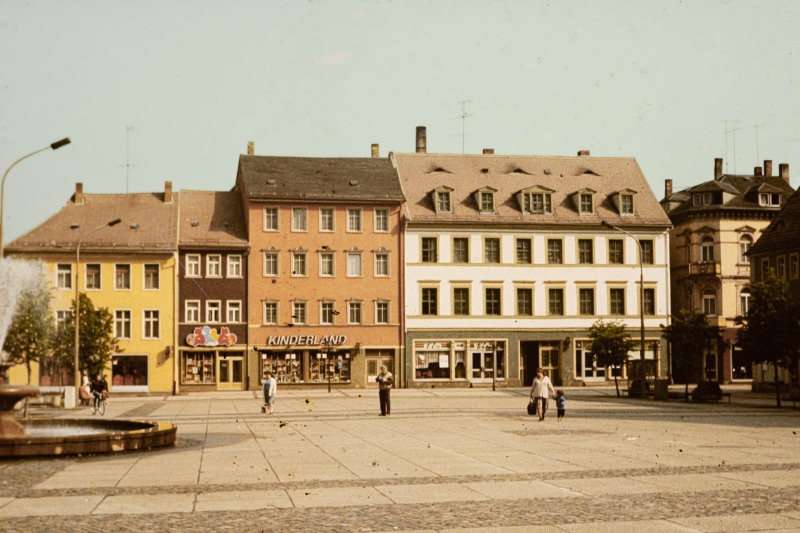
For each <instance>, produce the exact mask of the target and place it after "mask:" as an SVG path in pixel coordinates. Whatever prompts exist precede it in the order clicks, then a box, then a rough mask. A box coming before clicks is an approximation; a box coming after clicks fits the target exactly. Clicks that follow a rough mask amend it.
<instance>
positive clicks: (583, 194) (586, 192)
mask: <svg viewBox="0 0 800 533" xmlns="http://www.w3.org/2000/svg"><path fill="white" fill-rule="evenodd" d="M595 192H596V191H593V190H591V189H583V190H581V191H578V192H577V193H576V194H575V196H574V199H575V203H576V204H577V207H578V212H579V213H580V214H581V215H593V214H594V195H595Z"/></svg>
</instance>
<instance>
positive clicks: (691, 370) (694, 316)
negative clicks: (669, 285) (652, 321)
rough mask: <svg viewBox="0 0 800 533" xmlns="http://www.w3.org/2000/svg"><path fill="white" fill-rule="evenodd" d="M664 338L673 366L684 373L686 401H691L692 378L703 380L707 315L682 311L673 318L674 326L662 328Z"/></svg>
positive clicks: (706, 340)
mask: <svg viewBox="0 0 800 533" xmlns="http://www.w3.org/2000/svg"><path fill="white" fill-rule="evenodd" d="M661 330H662V331H663V332H664V337H665V338H666V339H667V341H668V342H669V343H670V347H671V350H672V364H673V365H674V368H678V369H680V370H681V371H682V374H683V376H684V381H685V383H686V399H687V401H688V399H689V382H690V381H691V378H697V381H698V382H700V381H702V380H703V350H704V349H705V347H706V345H707V343H708V335H709V329H708V322H707V321H706V315H705V314H703V313H698V312H696V311H689V310H688V309H681V310H680V311H678V313H677V314H675V315H673V316H672V324H670V325H669V326H661Z"/></svg>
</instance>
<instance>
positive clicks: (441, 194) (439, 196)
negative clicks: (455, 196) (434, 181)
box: [436, 191, 452, 213]
mask: <svg viewBox="0 0 800 533" xmlns="http://www.w3.org/2000/svg"><path fill="white" fill-rule="evenodd" d="M451 210H452V207H451V204H450V191H436V212H437V213H449V212H450V211H451Z"/></svg>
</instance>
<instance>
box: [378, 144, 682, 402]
mask: <svg viewBox="0 0 800 533" xmlns="http://www.w3.org/2000/svg"><path fill="white" fill-rule="evenodd" d="M417 136H418V138H417V153H414V154H394V155H393V156H392V157H393V160H394V162H395V164H396V166H397V169H398V174H399V176H400V181H401V184H402V187H403V190H404V193H405V196H406V198H407V203H406V213H405V217H406V222H405V236H404V248H405V250H404V256H405V273H404V283H405V287H404V293H405V309H406V313H405V315H406V324H405V330H406V341H405V344H406V355H407V357H406V361H407V362H406V365H407V368H406V373H407V374H406V375H407V376H408V386H411V387H415V386H417V387H419V386H430V385H438V384H442V385H443V384H451V385H459V384H461V385H468V384H470V385H471V384H472V383H491V382H492V381H495V382H497V383H499V384H507V385H510V386H519V385H520V384H525V385H527V384H529V383H530V382H531V380H532V377H533V374H534V372H535V369H536V368H537V367H539V366H541V367H543V368H544V369H545V372H546V373H548V374H549V375H551V376H552V377H553V378H554V381H555V383H556V384H564V385H574V384H577V383H580V382H582V381H583V382H589V381H604V380H606V379H612V376H611V372H610V371H609V370H608V369H604V368H597V367H596V365H593V363H592V360H591V357H589V356H588V355H587V353H586V350H587V341H588V339H589V336H588V332H589V328H590V327H591V326H592V324H593V323H594V322H595V321H596V320H598V319H604V320H621V321H622V322H623V323H624V324H625V325H626V326H627V328H628V330H629V333H630V335H631V337H633V339H634V340H635V341H636V344H637V347H636V350H635V352H634V354H632V355H635V357H636V359H638V358H639V348H638V346H639V342H638V339H639V338H640V306H639V279H640V268H639V246H638V245H637V242H636V240H634V238H632V237H630V236H627V235H626V234H625V233H624V232H622V231H621V230H625V231H627V232H629V233H630V234H631V235H632V236H634V237H636V239H638V240H639V241H640V242H641V243H642V246H643V247H644V257H643V263H644V264H643V273H644V296H645V298H644V303H645V305H644V314H645V339H646V340H645V347H646V349H645V352H646V354H645V355H646V358H647V359H648V360H649V364H648V365H647V368H648V374H649V375H651V376H652V375H658V376H663V375H665V374H666V372H667V366H666V361H665V360H664V357H663V356H662V353H663V352H665V344H664V343H662V342H661V328H660V325H661V324H666V323H667V321H668V317H669V314H670V298H669V264H668V259H669V242H668V236H667V230H668V228H669V226H670V222H669V219H668V218H667V216H666V215H665V213H664V211H663V210H662V208H661V207H660V205H659V203H658V201H657V200H656V198H655V196H654V195H653V193H652V191H651V190H650V188H649V186H648V184H647V181H646V180H645V177H644V175H643V174H642V172H641V170H640V168H639V166H638V164H637V163H636V161H635V160H634V159H632V158H598V157H590V156H589V152H588V151H581V152H579V155H578V156H577V157H538V156H503V155H495V154H494V153H492V152H493V151H491V150H485V151H484V154H483V155H453V154H429V153H426V151H425V148H426V147H425V132H424V129H422V130H420V128H418V131H417ZM603 223H607V224H611V225H612V226H616V228H617V229H615V228H614V227H610V226H605V225H603Z"/></svg>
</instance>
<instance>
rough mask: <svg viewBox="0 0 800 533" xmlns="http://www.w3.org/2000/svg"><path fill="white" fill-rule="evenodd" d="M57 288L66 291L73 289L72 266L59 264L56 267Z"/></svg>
mask: <svg viewBox="0 0 800 533" xmlns="http://www.w3.org/2000/svg"><path fill="white" fill-rule="evenodd" d="M56 287H58V288H59V289H64V290H67V289H71V288H72V265H65V264H61V263H59V264H58V265H57V266H56Z"/></svg>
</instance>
